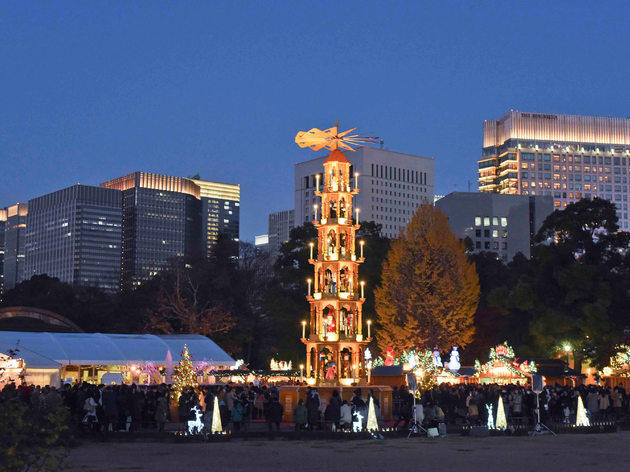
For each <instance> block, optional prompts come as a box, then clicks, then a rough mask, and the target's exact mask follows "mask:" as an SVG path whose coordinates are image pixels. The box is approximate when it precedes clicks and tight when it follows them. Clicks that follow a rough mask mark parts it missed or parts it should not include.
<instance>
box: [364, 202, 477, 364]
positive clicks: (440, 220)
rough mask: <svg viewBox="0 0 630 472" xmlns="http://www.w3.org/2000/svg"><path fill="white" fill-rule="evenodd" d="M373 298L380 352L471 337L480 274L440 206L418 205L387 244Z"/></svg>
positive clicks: (460, 343)
mask: <svg viewBox="0 0 630 472" xmlns="http://www.w3.org/2000/svg"><path fill="white" fill-rule="evenodd" d="M375 298H376V313H377V316H378V323H379V325H380V326H379V329H378V331H377V336H378V345H379V348H380V349H381V351H382V352H385V350H386V349H387V347H389V346H391V347H393V348H394V350H395V351H396V352H398V353H400V352H402V350H409V349H433V348H434V347H436V346H439V347H441V348H444V349H446V348H449V347H451V346H460V347H464V346H466V345H467V344H468V343H470V342H471V341H472V337H473V334H474V332H475V329H474V326H473V316H474V313H475V310H476V308H477V303H478V300H479V278H478V276H477V272H476V270H475V266H474V264H472V263H471V262H469V260H468V257H467V256H466V254H465V246H464V244H463V243H462V242H461V241H459V240H458V239H457V237H455V235H454V234H453V233H452V231H451V229H450V227H449V224H448V219H447V218H446V215H445V214H444V213H443V212H442V211H441V210H438V209H436V208H435V207H434V206H433V205H421V206H420V207H419V208H418V209H417V211H416V212H415V214H414V215H413V218H412V219H411V221H410V222H409V223H408V224H407V228H406V229H405V231H404V232H402V231H401V233H400V235H399V236H398V239H396V240H394V241H393V242H392V245H391V249H390V251H389V253H388V255H387V258H386V259H385V261H384V262H383V276H382V283H381V286H380V287H378V288H377V289H376V292H375Z"/></svg>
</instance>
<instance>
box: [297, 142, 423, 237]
mask: <svg viewBox="0 0 630 472" xmlns="http://www.w3.org/2000/svg"><path fill="white" fill-rule="evenodd" d="M345 155H346V157H347V159H348V160H349V161H350V163H351V164H352V166H351V168H350V179H349V181H350V183H351V185H352V186H353V188H354V186H355V175H356V174H358V183H359V188H360V192H359V194H358V195H356V196H355V197H354V199H353V200H354V205H355V208H356V209H359V210H360V213H359V221H363V220H367V221H375V222H376V223H379V224H382V225H383V226H382V232H383V234H384V235H385V236H387V237H390V238H393V237H396V236H397V235H398V232H399V230H400V229H403V228H404V227H405V226H406V224H407V223H408V222H409V220H410V219H411V215H412V214H413V212H414V211H415V209H416V208H417V207H418V206H419V205H421V204H423V203H433V196H434V161H433V159H432V158H427V157H421V156H415V155H412V154H404V153H400V152H393V151H388V150H383V149H376V148H370V147H361V148H358V149H357V150H356V151H355V152H346V153H345ZM326 157H327V155H325V156H322V157H319V158H317V159H312V160H310V161H306V162H302V163H298V164H296V165H295V225H302V224H304V223H305V222H308V221H314V220H317V219H318V216H317V215H316V214H315V211H316V210H317V212H321V198H320V197H317V196H316V195H315V190H317V188H316V187H317V185H319V190H320V191H322V190H323V187H322V186H323V183H324V179H323V175H322V173H321V169H322V166H323V164H324V161H325V160H326ZM353 216H356V214H355V215H353Z"/></svg>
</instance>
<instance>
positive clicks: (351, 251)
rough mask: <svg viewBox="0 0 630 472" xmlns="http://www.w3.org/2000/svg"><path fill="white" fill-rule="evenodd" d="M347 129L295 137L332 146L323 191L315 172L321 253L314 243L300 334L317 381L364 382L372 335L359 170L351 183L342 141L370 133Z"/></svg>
mask: <svg viewBox="0 0 630 472" xmlns="http://www.w3.org/2000/svg"><path fill="white" fill-rule="evenodd" d="M350 131H352V130H350ZM348 132H349V131H347V132H345V133H342V134H341V135H339V134H338V133H337V128H336V127H335V128H331V129H329V130H326V131H320V130H316V129H314V130H311V131H309V132H307V133H299V134H298V136H297V137H296V142H297V143H298V144H300V146H302V147H307V146H308V147H311V148H313V149H315V150H319V149H321V148H324V147H325V148H328V149H331V150H332V152H331V153H330V155H329V156H328V158H327V159H326V160H325V162H324V181H323V186H322V190H321V191H320V185H319V176H317V183H316V191H315V195H317V196H320V197H321V217H320V218H319V220H318V216H319V215H316V216H315V221H314V222H313V224H314V225H315V227H316V228H317V232H318V243H317V257H316V258H313V251H312V246H311V258H310V259H309V262H310V263H311V264H313V266H314V278H313V279H312V280H309V290H308V296H307V300H308V301H309V303H310V315H311V317H310V318H311V319H310V330H309V331H310V332H309V337H308V338H302V342H303V343H304V344H305V345H306V378H307V381H308V382H309V383H311V384H316V385H352V384H359V383H361V379H365V378H366V370H365V357H364V355H365V348H366V345H367V344H368V343H369V342H370V340H371V339H370V338H368V339H365V338H364V336H363V312H362V306H363V303H364V302H365V298H364V284H363V282H360V280H359V264H361V263H362V262H363V261H364V260H365V259H364V258H363V254H362V252H363V247H362V245H361V249H360V254H359V255H357V246H358V244H357V241H356V231H357V230H358V229H359V228H360V225H359V224H358V216H359V210H358V209H354V207H353V196H354V195H356V194H358V193H359V189H358V186H357V179H358V176H357V175H355V180H354V188H351V182H350V177H351V175H350V162H349V161H348V159H347V158H346V156H345V155H344V154H343V152H341V151H340V150H339V147H342V148H345V149H349V150H352V148H351V147H349V146H348V145H347V144H345V143H346V142H350V143H352V144H357V143H360V142H366V141H367V139H372V138H363V139H362V138H358V137H357V136H346V137H344V136H345V135H347V133H348ZM318 139H319V141H318ZM368 142H371V141H368ZM316 213H319V212H317V209H316ZM353 216H355V219H353ZM311 282H312V289H313V292H312V293H311Z"/></svg>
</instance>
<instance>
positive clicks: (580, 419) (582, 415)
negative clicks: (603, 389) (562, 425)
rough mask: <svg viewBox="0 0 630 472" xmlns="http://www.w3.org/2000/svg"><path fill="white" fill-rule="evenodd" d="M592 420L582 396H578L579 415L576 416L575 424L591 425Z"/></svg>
mask: <svg viewBox="0 0 630 472" xmlns="http://www.w3.org/2000/svg"><path fill="white" fill-rule="evenodd" d="M590 425H591V422H590V421H589V419H588V416H586V411H585V410H584V403H582V397H580V396H578V407H577V417H576V418H575V426H590Z"/></svg>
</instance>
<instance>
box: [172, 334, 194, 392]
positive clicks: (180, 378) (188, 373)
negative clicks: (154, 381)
mask: <svg viewBox="0 0 630 472" xmlns="http://www.w3.org/2000/svg"><path fill="white" fill-rule="evenodd" d="M182 358H183V359H182V360H181V361H179V364H177V365H176V366H175V367H173V370H175V373H174V374H173V398H174V400H175V401H176V402H177V403H179V397H180V396H181V394H182V391H183V390H184V387H193V388H195V387H197V386H198V385H199V384H198V383H197V373H196V372H195V369H194V367H193V363H192V360H191V359H192V356H191V355H190V353H189V352H188V347H187V346H186V345H185V344H184V350H183V351H182Z"/></svg>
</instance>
